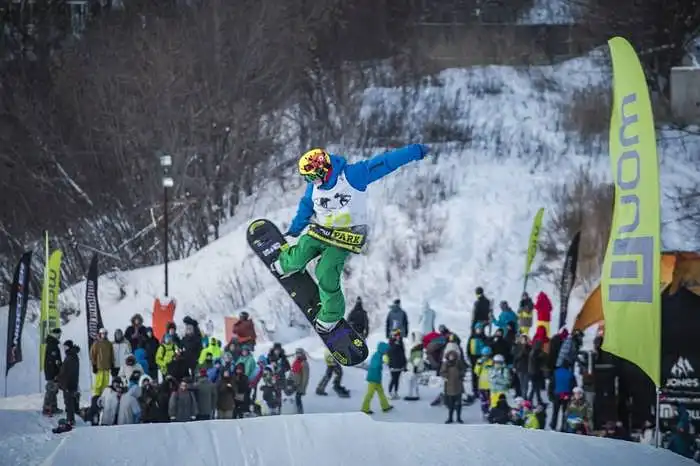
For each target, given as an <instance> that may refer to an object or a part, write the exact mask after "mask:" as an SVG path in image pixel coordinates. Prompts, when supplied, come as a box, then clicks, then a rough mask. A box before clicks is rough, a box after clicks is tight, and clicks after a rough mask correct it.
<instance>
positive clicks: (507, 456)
mask: <svg viewBox="0 0 700 466" xmlns="http://www.w3.org/2000/svg"><path fill="white" fill-rule="evenodd" d="M194 445H196V447H194ZM504 445H507V446H508V447H507V448H504ZM318 463H323V464H330V465H334V466H336V465H337V466H341V465H348V466H356V465H358V464H364V465H373V466H374V465H384V464H401V465H402V466H424V465H426V464H430V465H436V466H437V465H454V464H462V465H480V466H481V465H484V464H489V465H493V466H510V465H513V466H515V465H517V466H560V465H562V464H569V465H572V466H600V465H602V464H634V465H636V466H657V465H662V464H663V465H665V466H681V465H691V464H694V463H693V462H692V461H691V460H688V459H684V458H681V457H679V456H677V455H674V454H673V453H670V452H668V451H664V450H657V449H654V448H652V447H648V446H643V445H639V444H632V443H627V442H620V441H616V440H607V439H601V438H593V437H577V436H573V435H567V434H560V433H552V432H544V431H536V430H523V429H521V428H517V427H506V426H494V425H489V426H452V425H450V426H445V425H442V426H440V425H431V424H412V423H402V424H401V425H396V424H390V423H384V422H376V421H373V420H372V419H370V418H368V417H367V416H365V415H364V414H361V413H354V414H311V415H305V416H284V417H274V418H257V419H251V420H245V421H208V422H197V423H176V424H151V425H141V426H119V427H110V428H104V429H100V428H96V429H79V430H76V431H75V432H74V433H72V434H71V435H70V436H68V437H67V438H66V440H65V441H63V442H61V444H60V445H59V447H58V448H57V449H56V451H55V453H53V454H52V455H51V456H50V457H49V458H47V460H46V461H45V462H44V463H43V465H45V466H50V465H55V466H63V465H69V464H70V465H72V466H81V465H85V466H93V465H95V464H111V465H115V466H116V465H129V466H139V465H144V466H146V465H149V466H158V465H163V466H172V465H173V464H206V465H230V464H241V465H250V466H263V465H267V464H276V465H290V466H291V465H303V464H318Z"/></svg>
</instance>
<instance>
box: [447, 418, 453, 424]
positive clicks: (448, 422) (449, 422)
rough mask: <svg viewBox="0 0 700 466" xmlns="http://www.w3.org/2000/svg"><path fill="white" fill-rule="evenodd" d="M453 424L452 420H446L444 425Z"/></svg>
mask: <svg viewBox="0 0 700 466" xmlns="http://www.w3.org/2000/svg"><path fill="white" fill-rule="evenodd" d="M453 422H454V421H452V419H448V420H446V421H445V424H452V423H453Z"/></svg>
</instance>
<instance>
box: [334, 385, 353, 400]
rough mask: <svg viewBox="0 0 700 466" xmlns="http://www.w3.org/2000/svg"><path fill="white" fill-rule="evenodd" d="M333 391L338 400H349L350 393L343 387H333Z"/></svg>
mask: <svg viewBox="0 0 700 466" xmlns="http://www.w3.org/2000/svg"><path fill="white" fill-rule="evenodd" d="M333 391H334V392H335V394H336V395H338V396H339V397H340V398H350V392H348V390H347V389H346V388H345V387H340V386H339V387H333Z"/></svg>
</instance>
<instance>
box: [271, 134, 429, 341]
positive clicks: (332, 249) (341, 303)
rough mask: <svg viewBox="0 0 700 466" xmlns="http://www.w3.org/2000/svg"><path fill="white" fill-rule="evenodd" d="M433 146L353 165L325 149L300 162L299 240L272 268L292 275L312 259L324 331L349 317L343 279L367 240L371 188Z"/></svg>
mask: <svg viewBox="0 0 700 466" xmlns="http://www.w3.org/2000/svg"><path fill="white" fill-rule="evenodd" d="M428 152H429V148H428V147H427V146H425V145H422V144H411V145H408V146H406V147H403V148H401V149H396V150H392V151H388V152H385V153H383V154H380V155H376V156H374V157H372V158H371V159H369V160H363V161H361V162H357V163H348V161H347V160H346V159H345V158H344V157H340V156H338V155H335V154H330V153H329V152H328V151H326V150H324V149H312V150H310V151H308V152H306V153H305V154H304V155H302V156H301V158H300V159H299V174H300V175H301V176H303V177H304V179H305V180H306V181H307V183H308V184H307V186H306V192H305V193H304V196H303V197H302V198H301V201H300V202H299V208H298V210H297V213H296V216H295V217H294V219H293V220H292V223H291V225H290V226H289V229H288V231H287V232H286V233H285V236H292V237H299V235H300V234H301V233H302V231H303V230H304V229H305V228H306V227H307V226H308V227H309V229H308V230H307V232H306V233H305V234H304V235H302V236H301V237H300V238H299V240H298V241H297V244H296V245H294V246H287V245H285V246H284V247H283V248H282V251H281V252H280V255H279V258H278V260H277V261H276V262H274V263H273V264H272V269H273V272H275V273H277V274H278V275H280V276H283V277H284V276H288V275H291V274H293V273H296V272H298V271H300V270H303V269H304V268H305V267H306V264H308V263H309V262H310V261H311V260H312V259H314V258H316V257H318V256H321V258H320V260H319V262H318V264H317V265H316V279H317V282H318V288H319V297H320V300H321V309H320V311H319V313H318V315H317V317H316V321H315V327H316V330H317V331H318V332H321V333H327V332H330V331H332V330H333V329H334V328H335V326H336V324H337V323H338V322H339V321H340V320H341V319H342V318H343V317H344V315H345V298H344V296H343V292H342V290H341V287H340V276H341V273H342V271H343V266H344V264H345V260H346V259H347V257H348V255H349V254H350V253H351V252H353V253H356V254H357V253H359V252H360V251H361V250H362V247H363V246H364V244H365V242H366V240H367V232H368V228H367V186H369V185H370V184H371V183H374V182H375V181H377V180H379V179H381V178H382V177H384V176H386V175H388V174H389V173H391V172H393V171H394V170H396V169H397V168H399V167H401V166H402V165H406V164H407V163H409V162H411V161H414V160H422V159H423V158H424V157H425V155H426V154H427V153H428Z"/></svg>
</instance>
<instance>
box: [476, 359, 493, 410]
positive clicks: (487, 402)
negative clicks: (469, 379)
mask: <svg viewBox="0 0 700 466" xmlns="http://www.w3.org/2000/svg"><path fill="white" fill-rule="evenodd" d="M492 355H493V351H492V350H491V348H490V347H489V346H484V347H483V348H481V357H480V358H479V359H478V360H477V361H476V365H475V366H474V375H475V376H476V377H477V378H478V383H477V387H478V389H479V401H480V403H481V414H482V415H483V417H484V419H486V417H487V416H488V414H489V408H490V407H491V383H490V381H489V372H490V370H491V368H492V367H493V357H492Z"/></svg>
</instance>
